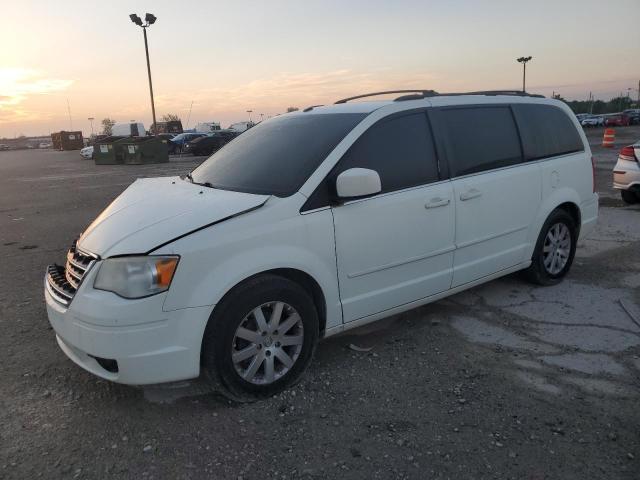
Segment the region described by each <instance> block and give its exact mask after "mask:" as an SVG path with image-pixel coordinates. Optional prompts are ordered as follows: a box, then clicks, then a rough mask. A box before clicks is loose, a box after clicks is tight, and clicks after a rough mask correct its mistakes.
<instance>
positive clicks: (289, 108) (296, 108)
mask: <svg viewBox="0 0 640 480" xmlns="http://www.w3.org/2000/svg"><path fill="white" fill-rule="evenodd" d="M298 110H299V108H298V107H288V108H287V113H291V112H297V111H298Z"/></svg>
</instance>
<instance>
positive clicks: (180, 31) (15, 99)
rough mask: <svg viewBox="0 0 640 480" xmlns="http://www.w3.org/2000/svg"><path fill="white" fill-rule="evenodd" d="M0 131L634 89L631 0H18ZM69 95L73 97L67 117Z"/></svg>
mask: <svg viewBox="0 0 640 480" xmlns="http://www.w3.org/2000/svg"><path fill="white" fill-rule="evenodd" d="M0 5H1V6H0V46H1V47H0V137H3V136H6V137H13V136H14V135H19V134H25V135H36V134H49V132H51V131H57V130H61V129H67V130H69V129H74V130H76V129H81V130H83V131H84V133H85V135H86V134H89V133H90V126H89V121H88V120H87V118H88V117H95V118H96V121H95V122H94V126H95V128H96V130H98V124H99V121H100V119H102V118H104V117H107V116H109V117H112V118H114V119H116V120H118V121H128V120H132V119H135V120H138V121H142V122H143V123H145V125H146V126H147V127H148V126H149V125H150V124H151V108H150V102H149V90H148V84H147V77H146V64H145V59H144V43H143V39H142V30H141V29H140V28H139V27H137V26H135V25H134V24H133V23H131V21H130V20H129V18H128V15H129V14H130V13H138V14H139V15H141V16H144V14H145V12H151V13H154V14H155V15H156V16H157V17H158V21H157V22H156V23H155V24H154V25H153V26H152V27H151V28H150V29H149V32H148V33H149V43H150V54H151V68H152V74H153V81H154V91H155V95H156V111H157V114H158V117H160V116H161V115H162V114H165V113H177V114H178V115H180V117H181V118H182V121H183V124H184V125H185V127H186V126H187V125H186V123H187V116H188V114H189V107H190V104H191V102H192V101H193V111H192V113H191V118H190V120H189V126H191V127H192V126H193V125H194V124H195V123H197V122H200V121H213V120H215V121H220V122H222V124H223V126H227V125H228V124H229V123H231V122H234V121H240V120H245V119H246V118H247V113H245V112H246V110H248V109H251V110H253V112H254V113H253V118H254V119H255V118H258V119H259V114H260V113H264V114H265V115H272V114H275V113H278V112H283V111H285V110H286V108H287V107H288V106H297V107H305V106H308V105H313V104H323V103H329V102H332V101H335V100H336V99H338V98H340V97H343V96H349V95H355V94H358V93H364V92H369V91H375V90H383V89H390V88H431V89H435V90H438V91H464V90H479V89H514V88H520V87H521V81H522V67H521V66H520V64H518V63H517V62H516V60H515V59H516V58H517V57H519V56H522V55H532V56H533V60H532V61H531V62H530V63H529V65H528V67H527V87H528V88H527V89H528V90H530V91H533V92H537V93H542V94H544V95H551V93H552V92H553V91H556V92H559V93H560V94H562V95H563V96H564V97H566V98H571V99H573V98H577V99H584V98H586V97H587V96H588V94H589V91H592V92H593V93H594V95H595V96H596V98H601V99H607V100H608V99H609V98H611V97H612V96H616V95H618V94H619V93H620V92H623V93H624V94H625V95H626V93H627V89H628V88H632V89H633V90H632V91H631V92H630V93H631V95H632V96H633V97H637V95H638V90H637V89H638V81H639V80H640V28H638V18H640V1H638V0H613V1H609V2H604V1H601V0H599V1H588V0H583V1H568V0H567V1H564V0H561V1H558V0H556V1H532V0H530V1H517V0H513V1H497V0H496V1H471V0H466V1H463V0H458V1H456V0H452V1H446V2H445V1H427V0H423V1H409V0H396V1H391V0H389V1H379V0H367V1H364V0H363V1H359V0H358V1H349V0H343V1H337V0H335V1H334V0H325V1H315V0H314V1H305V0H297V1H284V0H283V1H279V0H271V1H268V2H267V1H249V0H242V1H232V0H225V1H213V0H210V1H189V0H182V1H176V0H172V1H134V0H132V1H126V2H125V1H120V0H110V1H102V2H93V1H86V0H85V1H71V0H67V1H65V0H57V1H29V0H2V3H1V4H0ZM67 99H68V101H69V105H70V108H71V116H72V125H71V126H70V125H69V118H68V114H67Z"/></svg>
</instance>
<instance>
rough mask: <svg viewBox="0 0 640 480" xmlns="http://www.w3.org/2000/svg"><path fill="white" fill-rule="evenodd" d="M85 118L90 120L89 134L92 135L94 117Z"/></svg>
mask: <svg viewBox="0 0 640 480" xmlns="http://www.w3.org/2000/svg"><path fill="white" fill-rule="evenodd" d="M87 120H89V121H90V122H91V136H92V137H93V121H94V120H95V118H93V117H89V118H87Z"/></svg>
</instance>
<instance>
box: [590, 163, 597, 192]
mask: <svg viewBox="0 0 640 480" xmlns="http://www.w3.org/2000/svg"><path fill="white" fill-rule="evenodd" d="M591 185H592V186H593V193H596V159H595V158H593V157H591Z"/></svg>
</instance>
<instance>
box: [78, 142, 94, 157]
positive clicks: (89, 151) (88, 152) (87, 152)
mask: <svg viewBox="0 0 640 480" xmlns="http://www.w3.org/2000/svg"><path fill="white" fill-rule="evenodd" d="M80 156H81V157H82V158H84V159H85V160H91V159H92V158H93V145H89V146H88V147H84V148H83V149H81V150H80Z"/></svg>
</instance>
